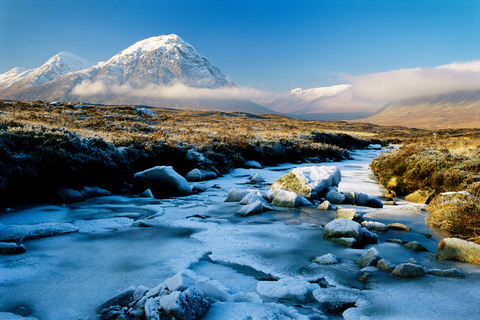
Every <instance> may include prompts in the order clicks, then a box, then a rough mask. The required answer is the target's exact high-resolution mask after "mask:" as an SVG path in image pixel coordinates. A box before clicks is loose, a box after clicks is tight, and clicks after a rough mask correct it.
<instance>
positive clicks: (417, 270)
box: [392, 263, 427, 278]
mask: <svg viewBox="0 0 480 320" xmlns="http://www.w3.org/2000/svg"><path fill="white" fill-rule="evenodd" d="M426 274H427V273H426V272H425V269H423V267H422V266H419V265H417V264H413V263H402V264H401V265H399V266H398V267H396V268H395V269H394V270H393V271H392V276H395V277H399V278H415V277H424V276H425V275H426Z"/></svg>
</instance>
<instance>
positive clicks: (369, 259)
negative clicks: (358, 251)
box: [357, 247, 382, 268]
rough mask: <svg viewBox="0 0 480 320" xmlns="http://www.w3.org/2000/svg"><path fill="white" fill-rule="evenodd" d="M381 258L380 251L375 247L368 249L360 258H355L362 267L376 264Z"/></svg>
mask: <svg viewBox="0 0 480 320" xmlns="http://www.w3.org/2000/svg"><path fill="white" fill-rule="evenodd" d="M381 259H382V256H381V255H380V252H378V250H377V249H375V248H374V247H372V248H370V249H368V250H367V251H366V252H365V253H364V254H362V256H361V257H360V259H358V260H357V264H358V265H359V266H360V267H362V268H365V267H368V266H376V265H377V263H378V261H380V260H381Z"/></svg>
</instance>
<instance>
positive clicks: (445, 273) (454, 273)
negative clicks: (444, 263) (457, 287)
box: [427, 268, 465, 278]
mask: <svg viewBox="0 0 480 320" xmlns="http://www.w3.org/2000/svg"><path fill="white" fill-rule="evenodd" d="M427 273H428V274H431V275H434V276H437V277H447V278H463V277H465V275H464V274H463V273H461V272H460V270H458V269H455V268H451V269H446V270H440V269H430V270H428V272H427Z"/></svg>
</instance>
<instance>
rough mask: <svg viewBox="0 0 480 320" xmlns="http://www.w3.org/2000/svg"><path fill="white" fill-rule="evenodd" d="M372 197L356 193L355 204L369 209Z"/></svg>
mask: <svg viewBox="0 0 480 320" xmlns="http://www.w3.org/2000/svg"><path fill="white" fill-rule="evenodd" d="M369 200H370V197H369V196H368V194H365V193H362V192H355V204H356V205H357V206H362V207H367V206H368V201H369Z"/></svg>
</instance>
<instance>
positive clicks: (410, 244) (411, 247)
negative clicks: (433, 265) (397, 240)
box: [403, 241, 428, 252]
mask: <svg viewBox="0 0 480 320" xmlns="http://www.w3.org/2000/svg"><path fill="white" fill-rule="evenodd" d="M403 246H404V247H405V248H407V249H408V250H412V251H427V252H428V250H427V248H425V247H424V246H422V245H421V244H420V243H419V242H417V241H410V242H408V243H405V244H404V245H403Z"/></svg>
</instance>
